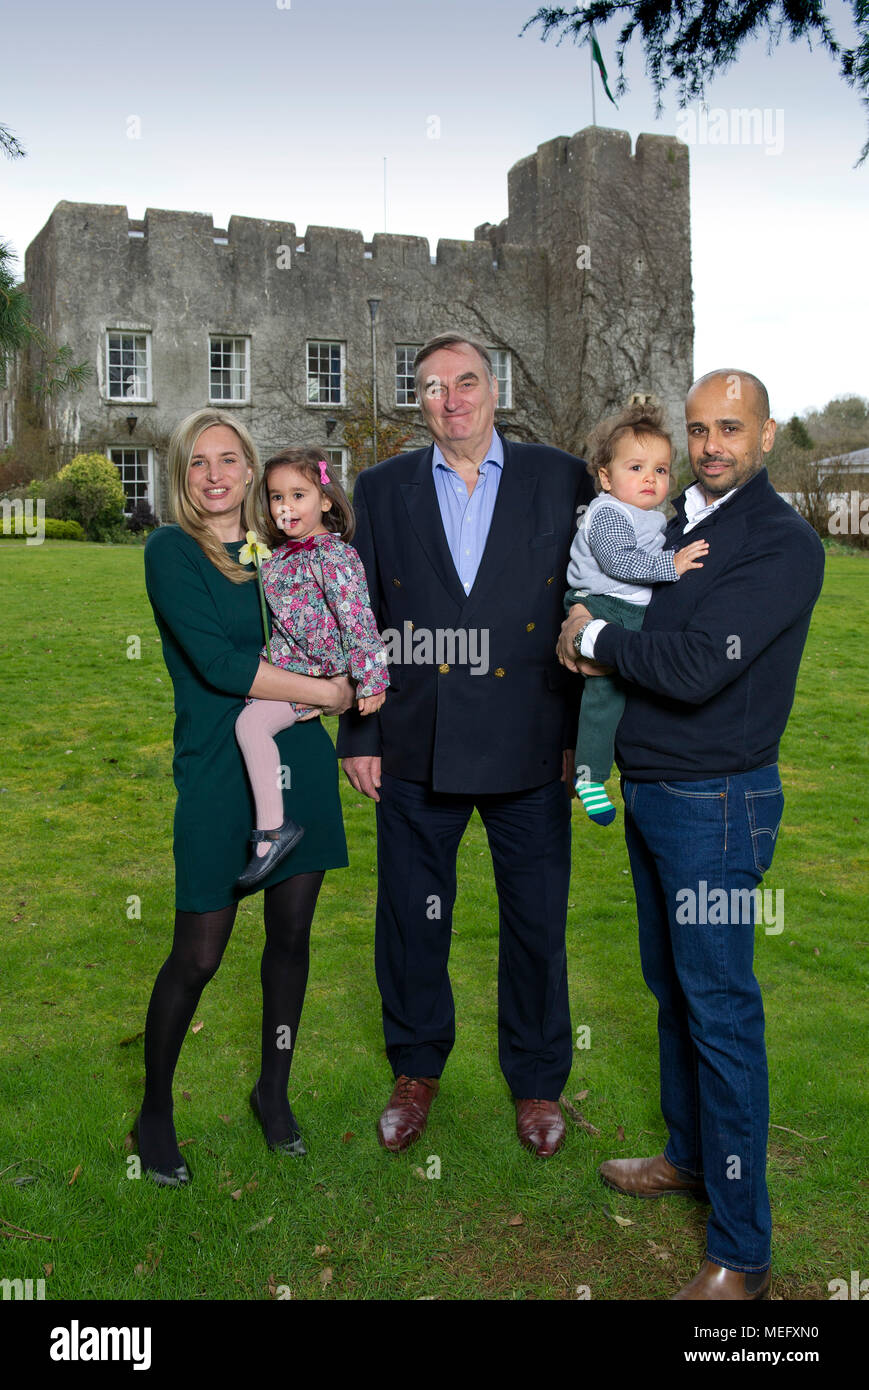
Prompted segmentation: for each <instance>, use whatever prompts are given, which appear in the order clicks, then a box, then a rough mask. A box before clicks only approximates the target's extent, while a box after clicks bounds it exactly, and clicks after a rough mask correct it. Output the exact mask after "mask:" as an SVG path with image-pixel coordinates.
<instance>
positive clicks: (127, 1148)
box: [124, 1130, 136, 1154]
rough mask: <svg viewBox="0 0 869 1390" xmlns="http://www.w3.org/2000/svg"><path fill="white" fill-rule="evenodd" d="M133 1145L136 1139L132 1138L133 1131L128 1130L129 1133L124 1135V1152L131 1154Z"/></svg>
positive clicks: (134, 1145)
mask: <svg viewBox="0 0 869 1390" xmlns="http://www.w3.org/2000/svg"><path fill="white" fill-rule="evenodd" d="M135 1147H136V1140H135V1138H134V1135H133V1131H132V1130H130V1132H129V1134H125V1135H124V1153H125V1154H131V1153H132V1152H133V1150H134V1148H135Z"/></svg>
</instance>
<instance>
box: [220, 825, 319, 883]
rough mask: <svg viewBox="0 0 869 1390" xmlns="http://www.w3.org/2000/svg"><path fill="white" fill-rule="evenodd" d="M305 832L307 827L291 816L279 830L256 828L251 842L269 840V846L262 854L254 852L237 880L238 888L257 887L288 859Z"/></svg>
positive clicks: (258, 842) (257, 842)
mask: <svg viewBox="0 0 869 1390" xmlns="http://www.w3.org/2000/svg"><path fill="white" fill-rule="evenodd" d="M304 833H305V827H304V826H303V825H299V824H298V822H297V821H294V820H290V819H289V817H288V818H287V819H286V820H285V821H284V823H283V825H280V826H278V828H277V830H255V831H254V832H253V834H252V835H251V837H250V839H251V844H254V845H258V844H261V843H262V842H263V841H265V840H267V841H269V847H268V849H267V850H266V852H265V854H264V855H262V856H260V855H258V854H254V856H253V857H252V859H251V860H250V862H249V864H248V866H247V868H246V869H245V871H244V873H243V874H242V875H241V878H239V879H238V880H237V882H236V885H235V886H236V888H242V889H245V890H248V891H249V890H250V889H251V888H256V886H257V884H260V883H262V881H263V879H265V878H268V876H269V874H270V873H271V871H272V869H274V868H276V867H277V866H278V864H280V863H281V862H282V861H283V860H284V859H286V857H287V855H288V854H289V853H290V851H291V850H294V849H295V848H296V845H297V844H298V843H299V841H300V840H301V838H302V836H303V835H304Z"/></svg>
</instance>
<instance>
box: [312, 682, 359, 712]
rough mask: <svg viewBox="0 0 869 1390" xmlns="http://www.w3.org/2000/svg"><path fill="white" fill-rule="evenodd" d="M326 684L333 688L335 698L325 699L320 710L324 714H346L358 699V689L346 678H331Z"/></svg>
mask: <svg viewBox="0 0 869 1390" xmlns="http://www.w3.org/2000/svg"><path fill="white" fill-rule="evenodd" d="M326 684H327V685H329V686H331V687H332V690H333V692H334V694H333V696H332V697H331V698H329V699H325V700H324V701H323V702H322V704H321V706H320V708H321V710H322V711H323V713H324V714H346V713H347V710H348V709H349V708H350V706H351V705H352V704H353V703H354V701H355V699H356V687H355V686H354V684H353V682H352V681H350V680H348V679H347V677H346V676H329V678H328V680H327V681H326Z"/></svg>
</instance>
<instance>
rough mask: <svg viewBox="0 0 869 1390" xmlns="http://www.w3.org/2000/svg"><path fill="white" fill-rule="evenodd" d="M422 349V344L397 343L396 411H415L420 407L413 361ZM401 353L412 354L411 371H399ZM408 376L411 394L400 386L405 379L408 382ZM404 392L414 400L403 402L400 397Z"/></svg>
mask: <svg viewBox="0 0 869 1390" xmlns="http://www.w3.org/2000/svg"><path fill="white" fill-rule="evenodd" d="M421 347H422V343H416V344H414V343H396V344H395V406H396V409H397V410H415V409H416V407H417V405H418V401H417V399H416V382H415V381H414V377H413V359H414V357H416V354H417V353H418V352H419V350H420V348H421ZM400 352H409V353H410V354H411V358H410V368H409V371H405V372H399V369H398V354H399V353H400ZM408 375H409V376H410V379H411V389H410V392H409V393H408V392H407V388H406V387H402V386H400V385H399V382H400V381H401V380H402V379H405V380H406V378H407V377H408ZM402 391H404V392H405V394H409V395H410V396H411V397H412V399H411V400H407V401H403V400H401V399H400V396H401V393H402Z"/></svg>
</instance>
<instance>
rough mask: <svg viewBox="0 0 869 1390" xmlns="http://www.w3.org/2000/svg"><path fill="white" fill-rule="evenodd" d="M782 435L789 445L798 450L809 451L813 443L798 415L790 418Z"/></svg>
mask: <svg viewBox="0 0 869 1390" xmlns="http://www.w3.org/2000/svg"><path fill="white" fill-rule="evenodd" d="M782 433H783V435H784V436H785V438H786V439H787V440H788V441H789V443H791V444H794V445H796V447H797V448H798V449H811V447H812V444H813V442H814V441H813V439H812V436H811V435H810V434H809V432H808V430H807V429H806V427H805V425H804V424H803V422H802V420H801V419H800V417H799V415H793V416H792V417H791V419H790V420H789V421H788V423H787V424H786V425H785V427H784V430H783V431H782Z"/></svg>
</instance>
